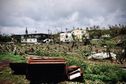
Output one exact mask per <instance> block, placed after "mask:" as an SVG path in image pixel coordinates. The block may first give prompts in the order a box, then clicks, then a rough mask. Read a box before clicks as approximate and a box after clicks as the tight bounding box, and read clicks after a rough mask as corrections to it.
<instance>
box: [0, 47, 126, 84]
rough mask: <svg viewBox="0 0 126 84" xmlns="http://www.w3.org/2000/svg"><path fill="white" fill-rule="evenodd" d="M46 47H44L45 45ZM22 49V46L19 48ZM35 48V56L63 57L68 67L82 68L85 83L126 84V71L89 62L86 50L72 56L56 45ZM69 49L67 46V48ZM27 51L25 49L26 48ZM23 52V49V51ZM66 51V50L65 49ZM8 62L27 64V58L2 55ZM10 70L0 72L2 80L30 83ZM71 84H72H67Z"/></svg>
mask: <svg viewBox="0 0 126 84" xmlns="http://www.w3.org/2000/svg"><path fill="white" fill-rule="evenodd" d="M43 46H44V45H43ZM19 47H20V46H19ZM34 47H35V52H34V54H35V55H38V56H49V57H63V58H65V60H66V61H67V65H68V66H70V65H77V66H80V67H81V68H82V70H83V74H84V81H85V83H86V84H94V83H95V84H106V83H107V84H113V83H114V84H116V83H118V82H122V81H124V82H126V81H125V80H126V75H125V74H126V71H123V70H121V69H119V68H118V66H116V65H115V64H111V63H105V61H102V62H97V61H94V62H90V61H89V60H86V59H85V56H86V55H87V54H90V52H88V51H89V50H88V49H87V48H84V49H83V50H82V49H80V50H82V51H81V52H79V53H80V54H78V53H77V54H71V53H73V52H71V53H67V52H60V50H59V47H57V48H58V49H57V48H56V49H57V50H55V45H51V46H50V49H48V50H47V49H46V48H45V47H41V46H38V45H36V46H35V45H34ZM65 47H67V46H65ZM24 49H25V47H24ZM86 49H87V50H86ZM22 50H23V49H22ZM64 50H65V49H64ZM61 51H63V50H61ZM3 60H5V61H6V60H8V61H10V62H26V60H25V58H24V57H23V56H21V55H14V54H13V53H8V52H7V53H0V61H3ZM10 72H11V70H10V68H8V67H7V68H5V69H4V70H1V71H0V80H9V79H11V81H12V82H13V83H14V84H27V83H28V81H27V80H26V79H25V77H24V76H15V75H12V74H11V73H10ZM66 84H71V83H69V82H68V83H66ZM72 84H79V83H72Z"/></svg>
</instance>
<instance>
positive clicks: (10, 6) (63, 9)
mask: <svg viewBox="0 0 126 84" xmlns="http://www.w3.org/2000/svg"><path fill="white" fill-rule="evenodd" d="M125 5H126V0H0V33H6V34H23V33H25V29H26V27H27V29H28V30H29V33H34V32H35V31H37V32H38V33H47V32H48V29H49V30H50V31H52V32H57V31H61V30H62V31H65V28H68V29H72V28H73V27H82V28H85V26H93V25H100V26H107V25H114V24H126V6H125Z"/></svg>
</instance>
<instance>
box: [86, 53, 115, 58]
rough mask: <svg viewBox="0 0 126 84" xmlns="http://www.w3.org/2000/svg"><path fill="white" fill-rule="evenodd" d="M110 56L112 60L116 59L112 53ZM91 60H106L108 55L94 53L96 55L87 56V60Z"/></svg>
mask: <svg viewBox="0 0 126 84" xmlns="http://www.w3.org/2000/svg"><path fill="white" fill-rule="evenodd" d="M110 54H111V57H112V59H116V54H114V53H112V52H111V53H110ZM92 58H93V59H106V58H109V54H108V53H106V52H101V53H96V54H93V55H90V56H88V59H92Z"/></svg>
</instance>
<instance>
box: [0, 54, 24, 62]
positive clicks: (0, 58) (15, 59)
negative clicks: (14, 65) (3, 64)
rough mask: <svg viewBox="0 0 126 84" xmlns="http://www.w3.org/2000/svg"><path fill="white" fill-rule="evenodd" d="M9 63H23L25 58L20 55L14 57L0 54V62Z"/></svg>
mask: <svg viewBox="0 0 126 84" xmlns="http://www.w3.org/2000/svg"><path fill="white" fill-rule="evenodd" d="M6 60H7V61H10V62H25V61H26V60H25V58H24V57H23V56H20V55H14V54H13V53H0V61H6Z"/></svg>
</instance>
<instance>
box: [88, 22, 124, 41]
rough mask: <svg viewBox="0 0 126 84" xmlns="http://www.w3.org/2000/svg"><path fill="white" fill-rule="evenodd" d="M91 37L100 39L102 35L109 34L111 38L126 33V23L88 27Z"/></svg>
mask: <svg viewBox="0 0 126 84" xmlns="http://www.w3.org/2000/svg"><path fill="white" fill-rule="evenodd" d="M87 30H88V32H89V35H90V38H91V39H94V38H96V39H99V38H101V36H102V35H106V34H109V35H110V36H111V38H114V37H116V36H119V35H126V25H121V24H119V25H110V26H109V27H108V28H101V27H100V26H93V27H87Z"/></svg>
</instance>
